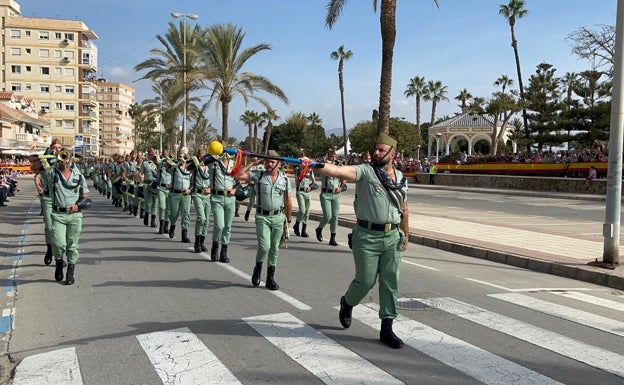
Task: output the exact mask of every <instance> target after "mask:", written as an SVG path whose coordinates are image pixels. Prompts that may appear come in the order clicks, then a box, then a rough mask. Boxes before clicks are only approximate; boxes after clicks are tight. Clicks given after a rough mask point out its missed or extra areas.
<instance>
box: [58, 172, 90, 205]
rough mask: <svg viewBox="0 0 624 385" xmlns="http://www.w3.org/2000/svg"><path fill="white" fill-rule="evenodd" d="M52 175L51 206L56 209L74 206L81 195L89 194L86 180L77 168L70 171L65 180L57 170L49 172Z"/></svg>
mask: <svg viewBox="0 0 624 385" xmlns="http://www.w3.org/2000/svg"><path fill="white" fill-rule="evenodd" d="M50 172H51V173H53V176H52V177H53V179H52V181H53V190H54V191H53V194H54V201H53V204H54V206H56V207H60V208H66V207H68V206H71V205H73V204H76V202H77V201H78V198H80V196H81V195H83V194H86V193H88V192H89V187H88V186H87V180H86V179H85V177H84V176H83V175H82V174H81V173H80V171H78V169H77V168H72V169H71V175H70V176H69V178H68V179H67V180H65V177H64V176H63V174H62V173H61V171H59V170H56V169H54V170H51V171H50Z"/></svg>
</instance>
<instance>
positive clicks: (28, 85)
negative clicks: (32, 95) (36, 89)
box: [24, 84, 32, 91]
mask: <svg viewBox="0 0 624 385" xmlns="http://www.w3.org/2000/svg"><path fill="white" fill-rule="evenodd" d="M24 88H25V89H26V91H30V90H31V88H32V86H31V85H30V84H26V85H24Z"/></svg>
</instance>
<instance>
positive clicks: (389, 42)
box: [325, 0, 438, 137]
mask: <svg viewBox="0 0 624 385" xmlns="http://www.w3.org/2000/svg"><path fill="white" fill-rule="evenodd" d="M380 1H381V7H380V10H379V13H380V17H379V23H380V29H381V80H380V82H379V119H378V120H377V132H378V133H382V132H383V133H386V134H387V133H388V132H389V130H390V97H391V94H392V61H393V56H394V42H395V39H396V5H397V0H380ZM346 2H347V0H329V2H328V3H327V6H326V9H327V14H326V16H325V25H326V26H327V27H328V28H329V29H331V28H332V27H333V26H334V24H335V23H336V21H337V20H338V17H339V16H340V14H341V13H342V9H343V8H344V5H345V4H346ZM377 2H378V1H377V0H373V10H374V11H375V12H377ZM434 2H435V4H436V6H438V0H434ZM373 136H374V137H375V135H373Z"/></svg>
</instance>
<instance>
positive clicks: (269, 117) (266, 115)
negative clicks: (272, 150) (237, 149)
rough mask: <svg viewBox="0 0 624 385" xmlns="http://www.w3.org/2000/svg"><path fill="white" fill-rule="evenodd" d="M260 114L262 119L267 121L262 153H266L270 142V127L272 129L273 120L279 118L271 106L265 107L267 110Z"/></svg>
mask: <svg viewBox="0 0 624 385" xmlns="http://www.w3.org/2000/svg"><path fill="white" fill-rule="evenodd" d="M260 115H261V116H262V119H263V120H264V121H266V122H267V123H266V131H265V137H264V153H265V154H266V153H267V151H269V143H270V142H271V129H273V122H276V121H278V120H280V119H281V118H280V117H279V115H277V111H275V110H274V109H272V108H271V107H267V110H266V111H265V112H263V113H261V114H260Z"/></svg>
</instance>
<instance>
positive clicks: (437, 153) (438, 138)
mask: <svg viewBox="0 0 624 385" xmlns="http://www.w3.org/2000/svg"><path fill="white" fill-rule="evenodd" d="M441 137H442V134H441V133H439V132H438V133H437V134H436V163H438V161H439V160H440V159H439V156H440V138H441Z"/></svg>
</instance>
